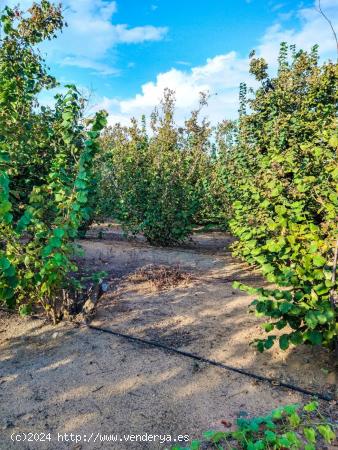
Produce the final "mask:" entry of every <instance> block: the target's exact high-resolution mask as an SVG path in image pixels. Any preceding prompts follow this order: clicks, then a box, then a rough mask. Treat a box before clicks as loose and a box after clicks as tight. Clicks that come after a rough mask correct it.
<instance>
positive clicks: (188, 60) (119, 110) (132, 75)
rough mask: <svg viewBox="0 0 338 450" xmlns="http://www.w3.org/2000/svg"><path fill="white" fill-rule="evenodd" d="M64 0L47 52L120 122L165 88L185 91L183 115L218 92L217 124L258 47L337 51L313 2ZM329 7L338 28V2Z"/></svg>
mask: <svg viewBox="0 0 338 450" xmlns="http://www.w3.org/2000/svg"><path fill="white" fill-rule="evenodd" d="M17 2H18V0H0V4H1V5H2V6H4V5H6V4H9V5H12V4H16V3H17ZM30 4H31V1H29V0H22V1H21V5H22V7H27V6H29V5H30ZM63 6H64V14H65V18H66V21H67V22H68V24H69V27H68V28H67V29H65V31H64V32H63V33H62V35H61V36H60V38H59V39H57V40H55V41H52V42H49V43H47V44H46V45H44V46H43V49H42V50H43V52H46V54H47V55H48V56H47V61H48V64H49V66H50V67H51V71H52V73H53V74H54V75H56V76H57V78H58V79H59V80H60V81H61V82H63V83H68V82H72V83H76V84H77V85H79V86H80V88H81V89H82V90H83V91H84V92H90V103H91V106H92V109H93V110H95V109H98V108H101V107H104V108H106V109H107V110H108V111H109V112H110V122H111V123H114V122H115V121H121V122H122V123H126V122H127V121H128V119H129V118H130V117H131V116H133V115H135V116H137V117H139V116H140V115H141V114H142V113H146V114H148V113H149V112H150V111H151V110H152V108H153V107H154V106H155V105H156V104H157V103H158V102H159V100H160V98H161V95H162V92H163V89H164V88H165V87H170V88H172V89H174V90H175V91H176V93H177V106H178V108H177V119H178V121H182V120H184V118H186V117H187V116H188V115H189V111H190V110H191V109H192V108H194V107H195V106H196V104H197V100H198V93H199V92H200V91H202V90H203V91H209V92H210V94H211V98H210V102H209V107H208V108H207V109H206V110H205V114H206V115H207V116H208V117H209V118H210V120H211V121H212V122H213V123H214V122H217V121H218V120H221V119H222V118H232V117H235V116H236V111H237V108H238V101H237V97H238V85H239V83H240V82H241V81H247V82H250V77H249V75H248V60H247V55H248V53H249V52H250V50H251V49H253V48H255V49H257V53H258V54H259V55H262V56H264V57H265V58H266V59H267V60H268V62H269V63H270V65H271V68H272V70H273V69H274V67H275V63H276V56H277V52H278V47H279V43H280V42H281V41H282V40H287V41H288V42H289V43H290V44H291V43H296V44H297V45H298V46H299V47H303V48H309V47H310V46H311V45H313V44H315V43H318V44H320V48H321V54H322V56H323V58H328V57H331V58H332V57H335V53H334V52H335V43H334V40H333V37H332V34H331V31H330V29H329V27H328V25H327V23H326V22H325V21H324V19H323V18H322V17H321V16H320V15H319V14H318V12H316V10H315V9H314V6H315V1H314V0H304V1H302V2H298V1H297V0H296V1H291V0H207V1H202V0H180V1H179V0H170V1H169V0H116V1H112V0H64V1H63ZM322 6H323V8H324V9H325V11H326V12H327V14H328V15H329V17H330V18H331V20H332V21H333V23H334V24H335V26H337V25H338V0H322ZM215 94H217V95H215ZM44 100H45V101H50V94H46V95H45V96H44Z"/></svg>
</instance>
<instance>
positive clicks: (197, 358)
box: [87, 324, 334, 402]
mask: <svg viewBox="0 0 338 450" xmlns="http://www.w3.org/2000/svg"><path fill="white" fill-rule="evenodd" d="M87 327H88V328H90V329H92V330H95V331H101V332H103V333H108V334H111V335H113V336H117V337H120V338H124V339H128V340H129V341H133V342H138V343H139V344H146V345H149V346H152V347H156V348H161V349H163V350H167V351H169V352H171V353H176V354H177V355H180V356H185V357H187V358H190V359H194V360H195V361H199V362H203V363H206V364H209V365H211V366H216V367H220V368H221V369H225V370H230V371H231V372H236V373H240V374H241V375H245V376H247V377H251V378H254V379H255V380H258V381H263V382H268V383H270V384H271V385H272V386H275V387H283V388H286V389H290V390H292V391H296V392H300V393H301V394H304V395H310V396H311V397H317V398H318V399H320V400H325V401H328V402H329V401H331V400H334V398H333V397H332V396H330V395H326V394H321V393H320V392H312V391H309V390H307V389H304V388H302V387H300V386H295V385H293V384H290V383H284V382H283V381H277V380H275V379H273V378H269V377H265V376H263V375H258V374H256V373H252V372H249V371H248V370H244V369H240V368H238V367H233V366H229V365H227V364H223V363H221V362H219V361H215V360H212V359H208V358H204V357H203V356H199V355H196V354H194V353H190V352H186V351H184V350H178V349H176V348H173V347H169V346H168V345H165V344H162V343H161V342H157V341H149V340H146V339H142V338H138V337H136V336H131V335H129V334H124V333H120V332H118V331H112V330H109V329H108V328H101V327H96V326H94V325H90V324H87Z"/></svg>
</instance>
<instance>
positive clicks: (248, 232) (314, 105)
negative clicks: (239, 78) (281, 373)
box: [226, 43, 338, 351]
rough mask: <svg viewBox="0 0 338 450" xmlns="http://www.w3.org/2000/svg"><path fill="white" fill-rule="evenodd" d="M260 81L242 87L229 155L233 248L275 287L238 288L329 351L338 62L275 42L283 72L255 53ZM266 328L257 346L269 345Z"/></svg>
mask: <svg viewBox="0 0 338 450" xmlns="http://www.w3.org/2000/svg"><path fill="white" fill-rule="evenodd" d="M251 57H252V58H251V72H252V73H253V74H254V75H255V77H256V80H257V81H259V82H260V83H261V86H260V88H258V90H257V91H256V92H255V93H254V95H253V96H251V98H250V97H249V98H247V97H246V96H248V95H249V94H247V93H246V90H245V89H243V88H242V90H241V94H242V107H241V118H240V123H239V131H238V144H237V145H236V146H235V148H234V149H233V151H232V152H230V153H229V154H228V157H227V162H226V164H227V180H226V183H227V187H228V195H229V199H230V201H231V203H232V212H231V221H230V227H231V230H232V232H233V233H234V234H235V236H237V237H238V239H239V241H238V243H237V244H236V246H235V252H236V254H238V255H241V256H242V257H244V258H245V259H246V260H247V261H248V262H249V263H250V264H254V265H257V266H259V267H260V268H261V270H262V272H263V274H264V275H265V276H266V278H267V280H268V281H269V282H273V283H275V284H276V285H277V286H278V288H276V289H265V288H264V289H263V288H259V289H253V288H249V287H245V286H243V285H240V284H238V283H237V286H238V287H240V288H242V289H244V290H248V291H249V292H251V293H255V294H256V295H258V297H257V299H256V300H255V301H254V303H253V309H254V310H255V311H256V313H257V314H258V315H260V316H262V315H265V316H267V317H269V318H271V319H272V322H269V323H268V324H265V325H264V326H265V329H266V331H268V332H271V331H273V330H274V329H278V330H281V329H285V332H284V334H282V336H281V337H280V338H279V344H280V347H281V348H282V349H286V348H287V347H288V346H289V344H290V343H292V344H300V343H310V344H322V345H324V346H328V347H332V346H333V345H334V342H335V340H336V336H337V306H336V305H335V304H334V301H333V292H334V291H336V290H337V282H336V279H335V276H334V274H333V272H334V271H335V268H334V267H333V252H334V247H335V242H336V239H337V211H338V196H337V180H338V168H337V146H338V134H337V105H338V102H337V100H338V90H337V86H338V83H337V81H338V66H337V64H334V63H332V62H327V63H324V64H322V65H320V64H319V61H318V52H317V47H314V48H313V50H312V52H310V53H306V52H304V51H296V49H295V47H294V46H291V47H290V49H289V48H288V47H287V45H286V44H285V43H283V44H282V45H281V51H280V56H279V69H278V73H277V75H276V76H275V77H269V76H268V72H267V69H268V68H267V64H266V62H265V61H264V60H263V59H261V58H255V55H254V53H253V54H252V55H251ZM275 339H276V335H274V334H271V335H270V336H268V337H267V338H266V339H263V340H258V341H257V342H256V344H257V346H258V349H259V350H261V351H262V350H263V349H267V348H270V347H271V346H272V345H273V343H274V341H275Z"/></svg>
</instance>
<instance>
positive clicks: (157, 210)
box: [98, 90, 211, 246]
mask: <svg viewBox="0 0 338 450" xmlns="http://www.w3.org/2000/svg"><path fill="white" fill-rule="evenodd" d="M203 101H204V100H203V99H202V103H203ZM161 106H162V107H161V111H157V110H155V112H154V113H153V114H152V117H151V136H149V133H148V132H147V130H146V124H145V120H144V121H143V124H142V125H141V126H139V124H138V123H137V121H136V120H133V121H132V126H131V127H130V128H126V127H121V126H119V125H117V126H115V127H114V128H112V129H110V130H107V131H106V133H105V134H104V135H103V137H102V146H103V148H104V149H105V152H104V154H103V155H100V158H99V159H98V167H100V168H103V169H102V171H101V173H102V177H101V180H100V182H99V200H98V204H99V212H100V213H101V215H106V216H110V217H111V216H115V217H116V218H117V220H119V221H120V222H121V223H122V225H123V226H124V228H125V230H126V231H127V232H130V233H132V234H136V233H139V232H142V233H143V234H144V236H145V237H146V239H147V240H148V241H149V242H150V243H151V244H155V245H163V246H166V245H173V244H177V243H178V242H180V241H183V240H184V239H185V238H186V237H187V236H188V235H189V234H190V233H191V231H192V228H193V224H194V221H195V220H196V215H197V213H198V211H199V210H200V209H201V203H202V199H203V196H204V192H205V184H206V183H207V173H208V168H209V167H208V164H209V156H208V150H209V140H208V138H209V135H210V133H211V130H210V128H209V125H208V123H206V122H205V121H202V122H201V123H199V122H198V114H199V110H197V111H194V112H193V113H192V115H191V118H190V119H189V120H188V121H187V122H186V125H185V127H184V128H177V127H176V126H175V123H174V95H173V92H171V91H170V90H167V91H165V96H164V100H163V101H162V104H161Z"/></svg>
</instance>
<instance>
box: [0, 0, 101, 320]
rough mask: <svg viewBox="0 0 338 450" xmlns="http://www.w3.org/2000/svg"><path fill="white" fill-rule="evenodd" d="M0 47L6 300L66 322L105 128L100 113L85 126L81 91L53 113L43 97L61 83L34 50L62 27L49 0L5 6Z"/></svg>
mask: <svg viewBox="0 0 338 450" xmlns="http://www.w3.org/2000/svg"><path fill="white" fill-rule="evenodd" d="M1 23H2V27H3V33H4V36H3V38H2V39H1V42H0V44H1V46H0V74H1V77H0V103H1V109H0V233H1V247H0V301H3V302H5V303H6V304H7V305H8V306H9V307H15V306H18V307H19V309H20V312H21V313H22V314H27V313H28V312H29V311H30V308H31V305H32V304H40V305H42V306H43V308H44V309H45V310H46V311H47V312H48V313H49V314H50V315H51V317H52V318H53V320H54V322H56V321H57V320H58V319H59V318H60V311H61V304H62V300H63V297H62V292H63V289H65V288H67V286H68V284H69V282H70V281H69V274H70V272H74V271H75V270H76V265H75V264H74V261H73V259H72V257H73V255H74V244H73V241H74V238H75V237H76V236H77V231H78V229H79V227H80V225H81V223H82V222H83V221H84V220H87V219H88V214H89V211H88V208H87V203H88V191H89V190H90V185H91V180H90V173H91V166H92V161H93V158H94V156H95V153H96V152H97V151H98V149H99V147H98V143H97V140H98V138H99V135H100V131H101V129H102V128H103V127H104V126H105V123H106V117H105V113H103V112H101V113H98V114H97V115H96V116H95V118H94V119H92V120H91V121H89V122H88V124H87V125H86V126H85V125H84V122H83V120H82V114H83V104H84V100H83V99H82V98H81V96H80V94H79V92H78V91H77V89H76V87H75V86H67V88H68V92H67V93H66V94H65V95H58V96H57V98H56V105H55V108H54V109H51V108H41V109H39V107H38V102H37V95H38V94H39V92H40V91H41V90H42V89H43V88H48V87H53V86H55V83H56V82H55V80H54V79H53V78H52V77H50V76H49V75H48V73H47V70H46V68H45V66H44V61H43V59H42V58H41V56H40V55H39V53H38V51H37V50H36V48H35V46H36V45H37V44H39V43H40V42H42V41H43V40H44V39H51V38H53V37H55V35H56V32H57V31H58V30H60V29H61V28H62V26H63V19H62V15H61V9H60V7H59V6H54V5H52V4H51V3H49V2H48V1H44V0H43V1H42V2H41V4H36V3H34V4H33V6H32V7H31V8H30V9H29V10H28V13H27V14H25V13H23V12H22V11H20V10H19V9H18V8H15V9H11V8H8V7H7V8H5V10H4V11H3V13H2V16H1Z"/></svg>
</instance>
